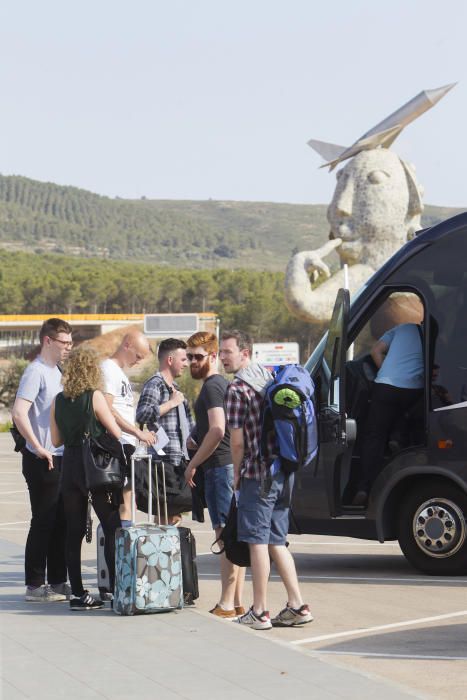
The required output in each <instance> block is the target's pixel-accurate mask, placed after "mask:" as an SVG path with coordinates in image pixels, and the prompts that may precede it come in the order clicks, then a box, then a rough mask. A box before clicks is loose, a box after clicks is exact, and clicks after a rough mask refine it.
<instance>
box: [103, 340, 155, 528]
mask: <svg viewBox="0 0 467 700" xmlns="http://www.w3.org/2000/svg"><path fill="white" fill-rule="evenodd" d="M150 352H151V348H150V347H149V342H148V339H147V338H146V337H145V335H144V334H143V333H141V331H138V330H136V329H135V330H131V331H129V332H128V333H126V334H125V336H124V337H123V339H122V342H121V343H120V345H119V346H118V348H117V350H116V351H115V352H114V354H113V355H112V356H111V357H109V358H108V359H107V360H104V362H103V363H102V373H103V375H104V395H105V398H106V399H107V403H108V404H109V406H110V408H111V410H112V413H113V415H114V416H115V420H116V421H117V424H118V426H119V427H120V428H121V429H122V438H121V441H122V444H123V449H124V452H125V456H126V458H127V461H128V463H129V462H130V458H131V455H132V454H133V452H134V450H135V446H136V441H137V440H140V441H141V442H143V443H145V444H146V445H148V446H150V445H154V443H155V442H156V436H155V434H154V433H153V432H152V431H149V430H140V429H139V428H138V427H136V425H135V408H134V403H133V391H132V388H131V383H130V380H129V379H128V377H127V376H126V374H125V372H124V369H125V368H129V367H134V366H135V365H136V364H137V363H138V362H141V360H143V359H144V358H145V357H147V356H148V354H149V353H150ZM127 476H129V474H127ZM120 519H121V521H122V525H123V526H126V525H129V524H130V521H131V485H130V484H127V485H126V486H125V488H124V489H123V503H122V505H121V506H120Z"/></svg>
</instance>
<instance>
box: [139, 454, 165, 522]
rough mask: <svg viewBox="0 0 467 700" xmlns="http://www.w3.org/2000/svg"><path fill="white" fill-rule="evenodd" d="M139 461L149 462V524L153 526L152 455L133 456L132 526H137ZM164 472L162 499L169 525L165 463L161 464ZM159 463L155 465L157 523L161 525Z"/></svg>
mask: <svg viewBox="0 0 467 700" xmlns="http://www.w3.org/2000/svg"><path fill="white" fill-rule="evenodd" d="M137 459H139V460H141V461H143V460H147V463H148V523H150V524H151V525H152V455H151V454H147V455H144V456H141V457H134V456H133V455H132V456H131V524H132V525H135V524H136V489H135V461H136V460H137ZM159 464H160V467H161V472H162V498H163V502H164V516H165V524H166V525H167V523H168V517H167V493H166V490H165V465H164V463H163V462H159ZM159 464H158V463H155V469H154V473H155V477H156V504H157V522H158V524H159V525H160V524H161V505H160V498H159V474H158V466H159Z"/></svg>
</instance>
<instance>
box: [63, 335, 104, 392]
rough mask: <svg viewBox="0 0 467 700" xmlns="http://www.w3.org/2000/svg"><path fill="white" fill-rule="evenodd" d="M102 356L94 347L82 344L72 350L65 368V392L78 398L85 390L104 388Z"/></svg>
mask: <svg viewBox="0 0 467 700" xmlns="http://www.w3.org/2000/svg"><path fill="white" fill-rule="evenodd" d="M100 363H101V357H100V355H99V354H98V353H97V352H96V351H95V350H94V348H90V347H86V346H85V345H80V347H79V348H76V349H75V350H72V351H71V352H70V354H69V356H68V359H67V360H66V361H65V365H64V368H63V378H62V383H63V394H64V396H66V397H67V398H70V399H76V398H77V397H78V396H80V395H81V394H83V393H84V392H85V391H89V390H91V391H95V390H96V389H102V386H103V378H102V370H101V365H100Z"/></svg>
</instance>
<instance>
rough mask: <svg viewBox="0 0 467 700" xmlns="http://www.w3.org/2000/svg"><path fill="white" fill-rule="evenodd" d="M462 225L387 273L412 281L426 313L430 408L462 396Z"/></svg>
mask: <svg viewBox="0 0 467 700" xmlns="http://www.w3.org/2000/svg"><path fill="white" fill-rule="evenodd" d="M466 260H467V228H464V229H460V230H459V231H457V232H456V233H454V234H450V235H449V236H446V237H445V238H442V239H440V240H438V241H435V242H434V243H433V244H432V245H430V246H428V247H427V248H424V249H423V250H421V251H420V252H419V253H418V254H417V255H414V256H413V257H412V258H410V260H408V261H407V262H406V263H404V264H403V265H401V267H400V268H399V269H398V270H397V271H396V272H395V273H394V274H393V275H391V276H390V277H389V278H388V283H389V284H394V285H404V284H410V285H413V286H415V287H416V288H417V289H419V290H420V292H421V293H422V294H423V296H424V298H425V301H426V304H427V317H428V318H429V328H430V330H429V337H430V341H429V345H430V347H429V367H430V372H431V375H432V381H433V390H432V392H431V408H433V409H435V408H438V407H440V406H443V405H448V404H452V403H459V402H461V401H466V400H467V270H466V263H465V261H466Z"/></svg>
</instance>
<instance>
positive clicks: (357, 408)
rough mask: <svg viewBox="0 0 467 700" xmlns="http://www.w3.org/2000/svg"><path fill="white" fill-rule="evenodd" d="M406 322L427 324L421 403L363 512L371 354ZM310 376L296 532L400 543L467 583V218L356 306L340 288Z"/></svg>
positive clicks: (443, 229) (401, 263) (397, 263)
mask: <svg viewBox="0 0 467 700" xmlns="http://www.w3.org/2000/svg"><path fill="white" fill-rule="evenodd" d="M417 314H418V315H419V317H417ZM417 318H418V320H417ZM405 322H417V323H419V324H420V330H421V337H422V343H423V348H424V389H423V391H422V392H421V394H422V398H421V399H420V400H419V401H418V402H417V406H414V407H413V409H411V410H410V411H407V412H405V413H403V414H401V416H400V419H399V421H398V424H397V426H396V427H395V429H394V433H393V434H392V435H391V436H390V438H389V440H388V442H387V445H386V446H385V454H384V458H383V460H382V462H381V464H377V465H375V474H376V478H375V480H374V482H373V484H372V486H371V490H370V493H369V498H368V502H367V504H366V505H363V506H361V505H360V506H355V505H352V499H351V490H352V480H353V474H354V473H355V471H356V470H358V464H359V459H360V450H361V444H362V441H363V440H364V439H365V435H364V430H363V426H364V423H365V420H366V416H367V415H368V411H369V410H371V402H370V392H371V385H372V381H373V379H374V378H375V376H376V367H375V365H374V363H373V362H372V359H371V356H370V354H369V352H370V349H371V347H372V345H373V344H374V342H375V341H376V340H378V338H379V337H381V335H382V334H383V333H384V332H385V331H386V330H388V329H389V328H390V327H394V326H395V325H398V324H399V323H405ZM306 367H307V369H308V370H309V371H310V373H311V375H312V377H313V379H314V381H315V384H316V400H317V415H318V421H319V435H320V445H319V453H318V456H317V459H316V461H315V463H314V464H313V465H312V468H311V469H304V470H301V471H299V472H298V473H297V475H296V487H295V489H294V497H293V503H292V511H291V530H292V531H294V532H298V533H316V534H323V535H341V536H348V537H358V538H365V539H373V540H379V541H380V542H384V541H386V540H398V541H399V544H400V546H401V549H402V551H403V553H404V554H405V556H406V558H407V559H408V561H409V562H410V563H411V564H412V565H413V566H414V567H415V568H416V569H418V570H420V571H422V572H425V573H428V574H435V575H460V574H466V573H467V537H466V534H467V525H466V517H467V213H464V214H460V215H458V216H456V217H454V218H452V219H450V220H448V221H445V222H443V223H442V224H439V225H437V226H434V227H433V228H430V229H427V230H424V231H422V232H420V233H419V234H418V235H417V236H416V237H415V238H414V239H412V240H411V241H409V242H408V243H407V244H406V245H405V246H404V247H403V248H401V250H399V251H398V252H397V253H396V254H395V255H394V256H393V257H392V258H391V259H390V260H388V261H387V263H385V265H384V266H383V267H382V268H381V269H380V270H379V271H378V272H376V273H375V274H374V275H373V277H372V278H371V279H370V280H369V281H368V282H367V284H366V285H365V286H364V287H363V288H362V289H361V290H360V292H359V293H358V294H357V295H356V296H355V298H354V299H353V300H352V303H350V301H349V293H348V291H346V290H343V289H341V290H340V291H339V293H338V295H337V299H336V303H335V307H334V312H333V315H332V319H331V322H330V325H329V330H328V332H327V334H326V335H325V336H324V337H323V338H322V340H321V342H320V343H319V344H318V346H317V347H316V349H315V351H314V353H313V354H312V356H311V357H310V359H309V360H308V362H307V364H306ZM349 493H350V497H349Z"/></svg>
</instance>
